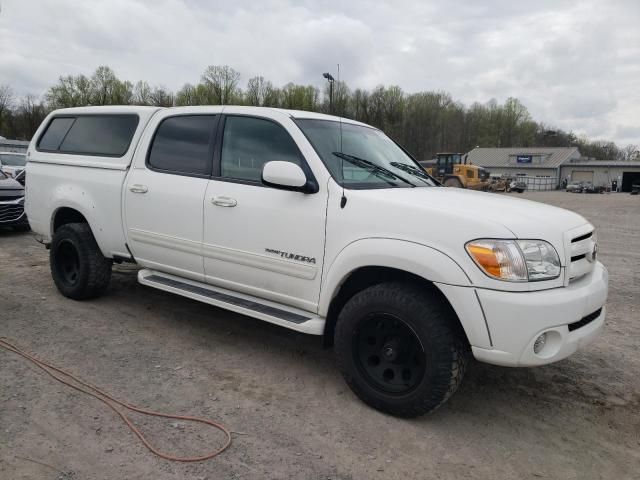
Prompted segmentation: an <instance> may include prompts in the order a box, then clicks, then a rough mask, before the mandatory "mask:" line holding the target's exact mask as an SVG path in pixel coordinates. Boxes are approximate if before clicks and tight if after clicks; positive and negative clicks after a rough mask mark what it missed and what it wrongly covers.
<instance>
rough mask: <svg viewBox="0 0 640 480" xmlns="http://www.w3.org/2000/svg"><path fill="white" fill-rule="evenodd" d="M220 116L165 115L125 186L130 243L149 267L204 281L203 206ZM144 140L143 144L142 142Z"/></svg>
mask: <svg viewBox="0 0 640 480" xmlns="http://www.w3.org/2000/svg"><path fill="white" fill-rule="evenodd" d="M218 118H219V116H218V115H177V116H176V115H174V116H170V115H168V114H166V113H165V114H163V115H161V116H160V118H155V119H154V120H153V121H154V123H155V124H157V126H156V127H155V128H154V126H153V125H150V128H152V129H153V130H154V134H153V135H151V136H149V138H147V139H145V140H143V145H142V147H144V148H140V149H139V152H140V155H144V153H145V152H149V153H148V155H147V156H146V157H145V158H140V159H138V158H136V163H135V167H134V168H133V169H132V170H131V171H130V172H129V175H128V176H127V184H126V186H125V219H126V229H127V238H128V245H129V248H130V249H131V252H132V253H133V256H134V257H135V259H136V261H137V262H138V263H139V264H140V265H142V266H144V267H147V268H152V269H155V270H159V271H163V272H167V273H172V274H174V275H179V276H182V277H187V278H191V279H194V280H199V281H204V268H203V264H202V214H203V209H202V204H203V199H204V195H205V191H206V189H207V185H208V183H209V177H210V175H211V170H212V164H213V147H214V143H215V134H216V127H217V122H218ZM144 142H146V143H144Z"/></svg>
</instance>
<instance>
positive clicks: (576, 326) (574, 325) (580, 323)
mask: <svg viewBox="0 0 640 480" xmlns="http://www.w3.org/2000/svg"><path fill="white" fill-rule="evenodd" d="M601 313H602V307H600V308H599V309H598V310H596V311H595V312H593V313H590V314H589V315H587V316H586V317H582V318H581V319H580V320H578V321H577V322H574V323H570V324H569V325H568V326H569V331H570V332H573V331H574V330H577V329H579V328H582V327H584V326H585V325H588V324H589V323H591V322H593V321H594V320H595V319H596V318H598V317H599V316H600V314H601Z"/></svg>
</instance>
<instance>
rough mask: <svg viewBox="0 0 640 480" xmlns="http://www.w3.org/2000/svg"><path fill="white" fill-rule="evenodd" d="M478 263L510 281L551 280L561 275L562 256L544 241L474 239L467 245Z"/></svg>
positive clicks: (470, 253) (488, 273)
mask: <svg viewBox="0 0 640 480" xmlns="http://www.w3.org/2000/svg"><path fill="white" fill-rule="evenodd" d="M465 248H466V249H467V252H468V253H469V255H470V256H471V258H473V260H474V262H476V265H478V267H480V269H481V270H482V271H483V272H484V273H486V274H487V275H489V276H490V277H492V278H496V279H498V280H505V281H508V282H526V281H532V282H534V281H537V280H551V279H553V278H558V277H559V276H560V258H559V257H558V253H557V252H556V250H555V248H553V246H552V245H551V244H550V243H548V242H545V241H542V240H493V239H486V240H473V241H471V242H469V243H467V244H466V245H465Z"/></svg>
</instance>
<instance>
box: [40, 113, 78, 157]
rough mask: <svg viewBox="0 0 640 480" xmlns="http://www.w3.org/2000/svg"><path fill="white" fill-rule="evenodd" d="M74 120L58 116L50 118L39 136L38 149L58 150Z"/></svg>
mask: <svg viewBox="0 0 640 480" xmlns="http://www.w3.org/2000/svg"><path fill="white" fill-rule="evenodd" d="M75 120H76V119H75V118H70V117H59V118H54V119H53V120H51V123H50V124H49V127H48V128H47V131H46V132H44V135H42V136H41V137H40V141H39V142H38V148H39V149H40V150H58V148H60V144H61V143H62V140H64V137H65V136H66V135H67V132H68V131H69V129H70V128H71V125H73V122H75Z"/></svg>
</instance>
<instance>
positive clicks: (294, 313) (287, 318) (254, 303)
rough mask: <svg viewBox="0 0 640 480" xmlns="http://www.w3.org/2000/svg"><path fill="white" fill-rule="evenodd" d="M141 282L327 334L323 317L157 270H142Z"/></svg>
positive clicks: (211, 303)
mask: <svg viewBox="0 0 640 480" xmlns="http://www.w3.org/2000/svg"><path fill="white" fill-rule="evenodd" d="M138 281H139V282H140V283H141V284H143V285H147V286H149V287H153V288H157V289H159V290H164V291H165V292H171V293H176V294H178V295H182V296H183V297H187V298H191V299H193V300H198V301H199V302H203V303H208V304H209V305H214V306H216V307H220V308H224V309H226V310H231V311H233V312H238V313H241V314H243V315H247V316H249V317H254V318H258V319H260V320H264V321H266V322H269V323H275V324H276V325H280V326H281V327H285V328H289V329H291V330H296V331H298V332H303V333H308V334H311V335H322V334H323V333H324V325H325V320H324V319H323V318H320V317H318V316H317V315H314V314H313V313H311V312H307V311H305V310H300V309H298V308H293V307H289V306H286V305H282V304H279V303H276V302H271V301H269V300H264V299H262V298H258V297H253V296H251V295H245V294H243V293H238V292H233V291H231V290H227V289H224V288H219V287H214V286H212V285H208V284H206V283H201V282H197V281H194V280H188V279H186V278H181V277H177V276H175V275H169V274H167V273H161V272H157V271H154V270H148V269H143V270H140V271H139V272H138Z"/></svg>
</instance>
